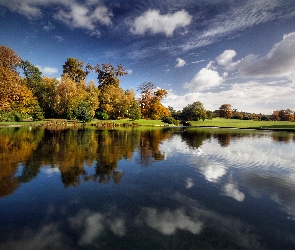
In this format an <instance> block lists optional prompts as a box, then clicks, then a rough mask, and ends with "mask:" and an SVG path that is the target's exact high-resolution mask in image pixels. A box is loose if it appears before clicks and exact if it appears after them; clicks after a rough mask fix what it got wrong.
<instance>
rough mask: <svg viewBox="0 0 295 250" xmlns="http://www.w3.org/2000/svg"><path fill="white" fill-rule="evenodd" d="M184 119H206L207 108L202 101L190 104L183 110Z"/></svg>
mask: <svg viewBox="0 0 295 250" xmlns="http://www.w3.org/2000/svg"><path fill="white" fill-rule="evenodd" d="M182 116H183V119H184V120H186V121H198V120H200V119H202V120H203V121H204V120H205V119H206V110H205V108H204V106H203V104H202V103H201V102H200V101H197V102H194V103H192V104H188V105H187V106H186V107H184V108H183V110H182Z"/></svg>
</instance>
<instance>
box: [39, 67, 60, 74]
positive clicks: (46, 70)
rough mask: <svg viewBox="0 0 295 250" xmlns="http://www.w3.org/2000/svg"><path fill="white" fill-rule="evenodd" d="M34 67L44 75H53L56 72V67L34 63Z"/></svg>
mask: <svg viewBox="0 0 295 250" xmlns="http://www.w3.org/2000/svg"><path fill="white" fill-rule="evenodd" d="M36 67H37V68H38V69H39V70H40V71H41V72H42V73H43V74H45V75H53V74H55V73H57V72H58V69H57V68H53V67H42V66H40V65H36Z"/></svg>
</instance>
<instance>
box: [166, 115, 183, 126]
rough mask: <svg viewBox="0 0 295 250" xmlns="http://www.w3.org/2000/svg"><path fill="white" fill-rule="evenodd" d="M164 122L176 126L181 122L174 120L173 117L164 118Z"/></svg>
mask: <svg viewBox="0 0 295 250" xmlns="http://www.w3.org/2000/svg"><path fill="white" fill-rule="evenodd" d="M162 122H165V123H168V124H174V125H178V124H179V122H178V121H177V120H176V119H174V118H173V117H171V116H165V117H163V118H162Z"/></svg>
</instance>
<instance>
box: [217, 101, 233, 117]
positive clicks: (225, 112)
mask: <svg viewBox="0 0 295 250" xmlns="http://www.w3.org/2000/svg"><path fill="white" fill-rule="evenodd" d="M232 114H233V109H232V106H231V105H230V104H222V105H221V106H220V107H219V116H220V117H224V118H227V119H228V118H231V117H232Z"/></svg>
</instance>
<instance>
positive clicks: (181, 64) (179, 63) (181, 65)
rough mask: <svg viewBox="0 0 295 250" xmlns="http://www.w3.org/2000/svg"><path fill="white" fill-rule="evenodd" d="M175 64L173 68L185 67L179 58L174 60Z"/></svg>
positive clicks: (183, 61) (184, 63)
mask: <svg viewBox="0 0 295 250" xmlns="http://www.w3.org/2000/svg"><path fill="white" fill-rule="evenodd" d="M176 62H177V64H176V66H175V68H181V67H184V66H185V65H186V61H185V60H183V59H181V58H179V57H178V58H176Z"/></svg>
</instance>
